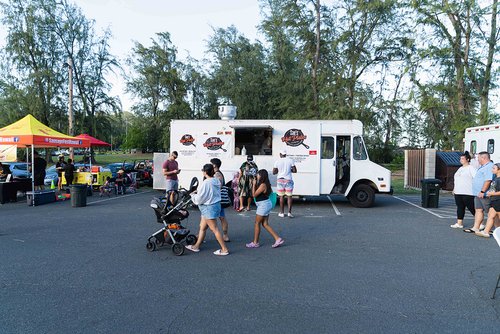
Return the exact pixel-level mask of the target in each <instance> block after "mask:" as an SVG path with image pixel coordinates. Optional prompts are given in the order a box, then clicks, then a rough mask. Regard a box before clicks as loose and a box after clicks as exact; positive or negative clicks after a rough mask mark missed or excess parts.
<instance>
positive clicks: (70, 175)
mask: <svg viewBox="0 0 500 334" xmlns="http://www.w3.org/2000/svg"><path fill="white" fill-rule="evenodd" d="M75 169H76V168H75V165H73V160H72V159H68V163H67V164H66V165H65V166H64V178H65V179H66V185H67V186H68V187H69V186H70V185H71V184H73V179H74V177H75Z"/></svg>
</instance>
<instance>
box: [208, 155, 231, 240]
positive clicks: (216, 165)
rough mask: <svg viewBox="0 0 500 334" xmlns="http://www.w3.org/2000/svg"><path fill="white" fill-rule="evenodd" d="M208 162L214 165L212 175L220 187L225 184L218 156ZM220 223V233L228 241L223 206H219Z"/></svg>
mask: <svg viewBox="0 0 500 334" xmlns="http://www.w3.org/2000/svg"><path fill="white" fill-rule="evenodd" d="M210 163H211V164H212V166H214V172H215V174H214V177H215V178H216V179H217V180H219V181H220V185H221V187H222V186H224V185H225V184H226V180H225V178H224V174H222V172H221V171H220V166H221V165H222V161H221V160H220V159H219V158H213V159H211V160H210ZM219 220H220V224H221V226H222V235H223V238H224V241H225V242H230V241H231V240H229V235H228V230H229V225H228V223H227V219H226V212H225V211H224V208H223V207H222V206H221V208H220V216H219Z"/></svg>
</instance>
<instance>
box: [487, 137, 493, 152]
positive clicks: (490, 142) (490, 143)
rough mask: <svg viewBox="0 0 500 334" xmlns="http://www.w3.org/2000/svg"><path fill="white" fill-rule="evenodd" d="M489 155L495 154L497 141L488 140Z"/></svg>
mask: <svg viewBox="0 0 500 334" xmlns="http://www.w3.org/2000/svg"><path fill="white" fill-rule="evenodd" d="M486 151H487V152H488V153H489V154H493V152H495V139H488V146H487V150H486Z"/></svg>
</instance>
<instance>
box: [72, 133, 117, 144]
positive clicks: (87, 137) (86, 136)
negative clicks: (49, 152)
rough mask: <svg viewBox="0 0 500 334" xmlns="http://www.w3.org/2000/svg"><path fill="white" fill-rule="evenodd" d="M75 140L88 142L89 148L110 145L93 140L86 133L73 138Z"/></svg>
mask: <svg viewBox="0 0 500 334" xmlns="http://www.w3.org/2000/svg"><path fill="white" fill-rule="evenodd" d="M75 137H76V138H82V139H87V140H89V141H90V146H111V144H108V143H106V142H105V141H102V140H99V139H97V138H94V137H92V136H90V135H88V134H86V133H82V134H81V135H78V136H75Z"/></svg>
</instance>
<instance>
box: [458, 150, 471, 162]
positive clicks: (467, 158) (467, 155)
mask: <svg viewBox="0 0 500 334" xmlns="http://www.w3.org/2000/svg"><path fill="white" fill-rule="evenodd" d="M460 156H461V157H465V160H467V161H468V162H470V160H471V156H470V153H469V152H468V151H465V152H464V153H462V154H460Z"/></svg>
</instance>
